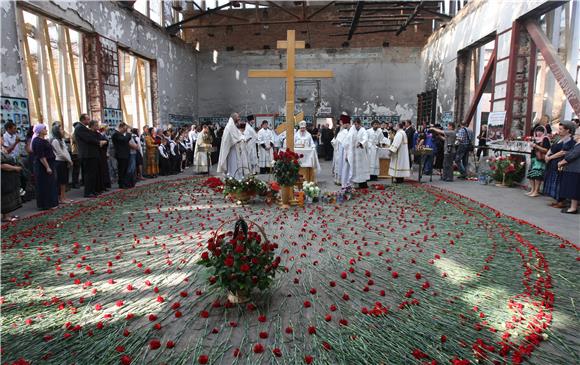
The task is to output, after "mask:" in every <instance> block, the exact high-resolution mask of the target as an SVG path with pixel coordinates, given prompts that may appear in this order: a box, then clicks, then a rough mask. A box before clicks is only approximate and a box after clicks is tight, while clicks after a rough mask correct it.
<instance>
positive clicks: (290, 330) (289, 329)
mask: <svg viewBox="0 0 580 365" xmlns="http://www.w3.org/2000/svg"><path fill="white" fill-rule="evenodd" d="M293 332H294V330H293V329H292V327H286V333H287V334H289V335H291V334H292V333H293Z"/></svg>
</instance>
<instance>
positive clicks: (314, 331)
mask: <svg viewBox="0 0 580 365" xmlns="http://www.w3.org/2000/svg"><path fill="white" fill-rule="evenodd" d="M308 334H310V335H315V334H316V327H314V326H310V327H308Z"/></svg>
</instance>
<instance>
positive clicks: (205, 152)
mask: <svg viewBox="0 0 580 365" xmlns="http://www.w3.org/2000/svg"><path fill="white" fill-rule="evenodd" d="M212 142H213V138H212V136H211V133H210V132H209V127H208V126H207V124H204V125H203V129H202V130H201V132H200V133H199V134H198V135H197V143H196V144H195V154H194V157H193V173H195V174H208V173H209V166H210V165H211V158H210V152H211V146H212Z"/></svg>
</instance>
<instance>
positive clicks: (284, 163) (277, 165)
mask: <svg viewBox="0 0 580 365" xmlns="http://www.w3.org/2000/svg"><path fill="white" fill-rule="evenodd" d="M301 157H302V155H298V154H297V153H296V152H293V151H290V150H286V151H280V152H278V153H275V154H274V168H273V171H274V176H275V177H276V181H277V182H278V184H280V185H282V186H293V185H294V184H296V181H298V178H299V175H298V171H299V169H300V163H299V162H298V160H299V159H300V158H301Z"/></svg>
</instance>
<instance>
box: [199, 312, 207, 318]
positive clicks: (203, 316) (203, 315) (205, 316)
mask: <svg viewBox="0 0 580 365" xmlns="http://www.w3.org/2000/svg"><path fill="white" fill-rule="evenodd" d="M199 315H200V316H201V318H207V317H209V312H208V311H201V312H200V313H199Z"/></svg>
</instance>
